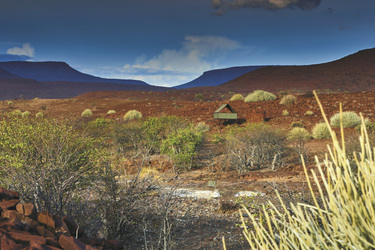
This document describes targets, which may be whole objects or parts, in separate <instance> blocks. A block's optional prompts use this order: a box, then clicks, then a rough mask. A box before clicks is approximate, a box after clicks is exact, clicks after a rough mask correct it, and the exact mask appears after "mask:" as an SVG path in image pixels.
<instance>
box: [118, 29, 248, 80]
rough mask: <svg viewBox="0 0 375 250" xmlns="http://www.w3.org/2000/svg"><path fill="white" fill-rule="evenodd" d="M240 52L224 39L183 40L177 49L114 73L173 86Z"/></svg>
mask: <svg viewBox="0 0 375 250" xmlns="http://www.w3.org/2000/svg"><path fill="white" fill-rule="evenodd" d="M240 48H242V46H241V45H240V44H239V43H238V42H236V41H234V40H231V39H229V38H226V37H220V36H186V37H185V41H184V42H183V44H182V47H181V49H179V50H173V49H166V50H163V51H162V52H161V53H160V54H158V55H156V56H154V57H153V58H151V59H148V60H147V59H146V58H145V57H144V56H142V57H141V58H138V59H137V60H136V63H135V64H133V65H130V64H126V65H125V66H124V67H122V68H119V69H117V71H118V73H120V72H121V73H122V74H123V76H127V77H128V78H135V79H138V80H144V81H146V82H148V83H150V84H155V85H163V86H167V85H168V86H174V85H179V84H182V83H185V82H187V81H189V80H192V79H194V78H195V77H197V76H199V75H200V74H202V73H203V72H204V71H207V70H210V69H212V68H214V67H216V66H217V65H218V64H219V63H220V62H221V61H222V60H223V59H224V58H225V56H226V55H227V54H228V52H230V51H233V50H236V49H240Z"/></svg>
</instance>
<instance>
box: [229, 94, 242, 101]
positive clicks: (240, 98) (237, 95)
mask: <svg viewBox="0 0 375 250" xmlns="http://www.w3.org/2000/svg"><path fill="white" fill-rule="evenodd" d="M230 100H231V101H240V100H243V95H241V94H234V95H233V96H232V97H231V98H230Z"/></svg>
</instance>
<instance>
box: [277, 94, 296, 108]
mask: <svg viewBox="0 0 375 250" xmlns="http://www.w3.org/2000/svg"><path fill="white" fill-rule="evenodd" d="M296 101H297V97H296V96H295V95H291V94H290V95H286V96H284V97H283V98H282V99H281V101H280V104H281V105H285V106H289V105H293V104H294V103H295V102H296Z"/></svg>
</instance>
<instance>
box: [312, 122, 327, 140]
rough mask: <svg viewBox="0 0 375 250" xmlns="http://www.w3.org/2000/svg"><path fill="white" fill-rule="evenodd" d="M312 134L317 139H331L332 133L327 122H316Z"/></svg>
mask: <svg viewBox="0 0 375 250" xmlns="http://www.w3.org/2000/svg"><path fill="white" fill-rule="evenodd" d="M312 136H313V137H314V138H315V139H329V138H330V137H331V135H330V133H329V128H328V126H327V124H326V123H324V122H321V123H318V124H316V125H315V126H314V128H313V130H312Z"/></svg>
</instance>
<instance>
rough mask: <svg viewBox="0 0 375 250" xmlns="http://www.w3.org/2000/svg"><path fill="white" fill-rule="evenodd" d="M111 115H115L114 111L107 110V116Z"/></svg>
mask: <svg viewBox="0 0 375 250" xmlns="http://www.w3.org/2000/svg"><path fill="white" fill-rule="evenodd" d="M111 114H116V111H114V110H112V109H111V110H108V112H107V115H111Z"/></svg>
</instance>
